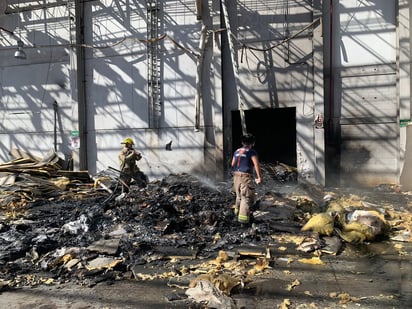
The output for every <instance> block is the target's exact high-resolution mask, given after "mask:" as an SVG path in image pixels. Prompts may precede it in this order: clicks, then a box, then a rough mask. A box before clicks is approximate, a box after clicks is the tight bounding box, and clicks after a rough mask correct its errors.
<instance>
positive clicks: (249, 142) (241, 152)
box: [231, 133, 262, 225]
mask: <svg viewBox="0 0 412 309" xmlns="http://www.w3.org/2000/svg"><path fill="white" fill-rule="evenodd" d="M254 145H255V137H254V136H253V135H252V134H250V133H247V134H245V135H243V136H242V147H241V148H239V149H237V150H236V151H235V152H234V154H233V157H232V162H231V166H232V172H233V190H234V191H235V193H236V203H235V209H234V211H235V215H236V216H237V220H238V222H240V223H241V224H242V225H248V224H249V223H250V208H251V207H252V206H253V203H254V202H255V191H256V190H255V183H256V184H260V183H261V182H262V176H261V171H260V164H259V159H258V154H257V152H256V150H255V149H253V146H254ZM253 170H254V171H255V173H256V179H253V176H254V173H253Z"/></svg>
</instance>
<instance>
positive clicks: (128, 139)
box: [121, 137, 134, 145]
mask: <svg viewBox="0 0 412 309" xmlns="http://www.w3.org/2000/svg"><path fill="white" fill-rule="evenodd" d="M121 144H130V145H134V142H133V140H132V139H131V138H130V137H126V138H125V139H124V141H123V142H121Z"/></svg>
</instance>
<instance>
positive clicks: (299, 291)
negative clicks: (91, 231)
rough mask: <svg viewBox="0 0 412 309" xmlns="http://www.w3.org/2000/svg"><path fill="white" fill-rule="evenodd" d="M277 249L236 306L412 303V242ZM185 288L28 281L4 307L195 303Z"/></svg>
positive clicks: (5, 295)
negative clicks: (322, 250)
mask: <svg viewBox="0 0 412 309" xmlns="http://www.w3.org/2000/svg"><path fill="white" fill-rule="evenodd" d="M395 245H396V246H395ZM399 245H402V249H401V250H399ZM271 251H272V253H273V256H272V264H271V265H272V267H271V268H270V269H267V270H266V271H265V272H264V273H262V274H259V275H256V276H255V277H254V280H253V281H252V282H250V283H248V284H246V285H245V287H244V288H242V289H240V288H235V289H233V290H232V295H231V297H232V299H233V300H234V302H235V304H236V308H349V309H350V308H357V309H359V308H371V309H372V308H373V309H388V308H396V309H398V308H405V309H406V308H411V307H412V305H411V304H412V246H411V244H409V243H397V244H394V243H393V242H389V241H388V242H380V243H372V244H365V245H362V246H347V247H346V249H345V250H344V252H343V253H342V254H340V255H337V256H333V255H322V256H321V259H322V261H324V263H325V264H324V265H310V264H305V263H300V262H299V261H298V260H299V259H300V258H302V257H303V256H305V255H307V257H310V256H313V255H312V254H302V253H299V252H291V251H277V250H276V247H274V248H272V249H271ZM296 280H297V281H296ZM293 282H295V284H293ZM296 282H298V284H296ZM291 286H292V288H290V287H291ZM288 287H289V288H288ZM184 292H185V289H184V288H183V289H182V288H176V287H170V286H168V284H167V280H166V279H165V280H153V281H134V280H132V281H124V280H123V281H116V282H115V283H114V284H110V285H108V284H107V283H104V282H103V283H100V284H98V285H96V286H94V287H91V288H90V287H85V286H78V285H73V284H69V285H60V286H41V287H34V288H27V287H25V288H22V289H16V290H13V291H3V292H1V294H0V308H18V309H26V308H30V309H48V308H50V309H54V308H72V309H80V308H112V309H117V308H119V309H120V308H194V307H193V306H192V307H191V306H190V305H189V303H190V302H188V300H187V299H186V300H175V301H170V300H168V299H170V297H169V296H170V295H184ZM287 303H289V304H290V305H286V304H287ZM282 304H283V307H282Z"/></svg>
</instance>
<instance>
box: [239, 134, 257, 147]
mask: <svg viewBox="0 0 412 309" xmlns="http://www.w3.org/2000/svg"><path fill="white" fill-rule="evenodd" d="M254 143H255V137H254V136H253V134H250V133H246V134H244V135H243V136H242V144H244V145H252V144H254Z"/></svg>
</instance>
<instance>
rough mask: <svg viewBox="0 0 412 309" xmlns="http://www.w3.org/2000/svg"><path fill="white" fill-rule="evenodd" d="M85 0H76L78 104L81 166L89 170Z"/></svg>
mask: <svg viewBox="0 0 412 309" xmlns="http://www.w3.org/2000/svg"><path fill="white" fill-rule="evenodd" d="M83 1H84V0H76V1H75V15H76V61H77V104H78V120H79V138H80V149H79V168H80V170H87V169H88V165H87V104H86V73H85V71H86V59H85V51H84V2H83Z"/></svg>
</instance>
